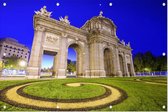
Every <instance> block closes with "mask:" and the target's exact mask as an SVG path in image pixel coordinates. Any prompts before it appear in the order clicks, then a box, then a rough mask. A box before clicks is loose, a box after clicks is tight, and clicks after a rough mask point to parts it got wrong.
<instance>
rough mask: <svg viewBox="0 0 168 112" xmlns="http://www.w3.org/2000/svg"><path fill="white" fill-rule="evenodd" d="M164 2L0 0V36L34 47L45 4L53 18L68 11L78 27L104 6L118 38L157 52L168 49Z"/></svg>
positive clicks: (47, 59)
mask: <svg viewBox="0 0 168 112" xmlns="http://www.w3.org/2000/svg"><path fill="white" fill-rule="evenodd" d="M57 2H58V3H59V4H60V6H56V3H57ZM110 2H111V3H112V6H111V7H110V6H109V3H110ZM4 3H6V6H3V5H4ZM163 3H166V4H167V0H0V38H3V37H12V38H15V39H17V40H18V41H19V42H20V43H22V44H25V45H26V46H28V47H29V48H30V49H31V46H32V41H33V35H34V31H33V15H34V11H36V10H39V9H40V8H41V7H43V6H44V5H46V6H47V10H48V11H52V12H53V13H52V18H55V19H57V20H58V18H59V17H60V16H63V17H64V16H65V15H68V16H69V20H70V22H71V25H73V26H76V27H78V28H80V27H81V26H82V25H83V24H84V23H85V22H86V21H87V20H89V19H91V18H92V17H93V16H97V15H98V14H99V11H100V10H102V11H103V12H104V14H103V15H104V16H105V17H108V18H110V19H112V20H113V22H114V23H115V24H116V26H117V36H118V38H119V39H120V40H122V39H123V40H125V41H126V43H127V42H130V43H131V47H132V49H133V54H136V53H138V52H145V51H151V52H152V53H153V54H154V55H157V56H158V55H161V54H162V53H163V52H166V51H167V49H166V46H167V40H166V39H167V37H166V36H167V35H166V33H167V32H166V31H167V29H166V27H167V22H166V20H167V16H166V14H167V5H166V6H163ZM73 52H74V51H73V50H72V49H71V50H69V56H68V58H69V59H71V60H75V58H76V56H74V53H73ZM50 57H51V56H44V57H43V58H44V59H45V60H44V61H43V66H44V65H47V66H48V65H50V66H51V63H52V62H51V61H52V60H53V59H52V58H50Z"/></svg>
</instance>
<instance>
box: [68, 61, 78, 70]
mask: <svg viewBox="0 0 168 112" xmlns="http://www.w3.org/2000/svg"><path fill="white" fill-rule="evenodd" d="M67 64H68V66H67V70H68V71H69V72H75V71H76V64H75V63H73V62H72V61H71V62H70V63H67Z"/></svg>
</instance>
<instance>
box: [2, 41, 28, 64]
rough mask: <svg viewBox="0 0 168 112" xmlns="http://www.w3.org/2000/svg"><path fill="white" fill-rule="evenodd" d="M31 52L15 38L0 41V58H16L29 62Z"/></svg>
mask: <svg viewBox="0 0 168 112" xmlns="http://www.w3.org/2000/svg"><path fill="white" fill-rule="evenodd" d="M29 55H30V50H29V49H28V47H26V46H25V45H23V44H20V43H19V42H18V41H17V40H15V39H13V38H2V39H0V58H1V59H3V58H4V57H11V56H16V57H18V58H22V59H24V60H25V61H27V62H28V59H29Z"/></svg>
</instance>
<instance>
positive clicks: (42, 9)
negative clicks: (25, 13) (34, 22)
mask: <svg viewBox="0 0 168 112" xmlns="http://www.w3.org/2000/svg"><path fill="white" fill-rule="evenodd" d="M34 12H35V13H36V14H37V15H40V16H45V17H50V16H51V13H52V12H48V11H47V10H46V6H43V7H42V8H41V9H40V11H34Z"/></svg>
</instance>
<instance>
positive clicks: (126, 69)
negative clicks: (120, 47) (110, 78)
mask: <svg viewBox="0 0 168 112" xmlns="http://www.w3.org/2000/svg"><path fill="white" fill-rule="evenodd" d="M123 60H124V68H125V73H126V75H127V76H128V77H129V76H130V73H129V72H128V66H127V59H126V55H125V53H124V54H123Z"/></svg>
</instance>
